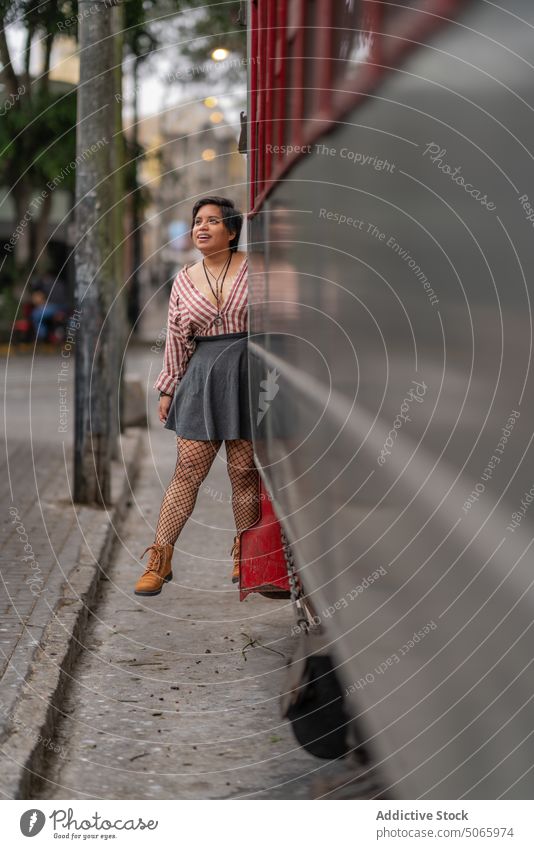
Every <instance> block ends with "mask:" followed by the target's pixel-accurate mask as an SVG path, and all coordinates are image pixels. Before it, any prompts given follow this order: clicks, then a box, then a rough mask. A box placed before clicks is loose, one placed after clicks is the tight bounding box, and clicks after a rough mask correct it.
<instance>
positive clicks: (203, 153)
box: [140, 97, 246, 284]
mask: <svg viewBox="0 0 534 849" xmlns="http://www.w3.org/2000/svg"><path fill="white" fill-rule="evenodd" d="M142 124H143V125H144V126H143V127H142V128H140V141H141V144H143V145H144V146H145V147H146V148H147V151H148V156H147V159H146V161H145V163H144V165H143V169H142V178H141V179H142V180H143V181H144V182H145V183H146V185H147V186H148V187H150V190H151V195H152V202H151V205H150V208H148V209H147V210H146V218H147V221H146V224H145V227H144V231H145V232H144V240H143V244H144V249H145V250H144V256H145V257H151V259H150V277H151V279H152V280H153V282H154V283H158V284H159V283H161V282H162V281H163V280H167V279H170V278H171V277H172V276H173V275H174V274H175V273H176V270H177V268H179V267H180V266H182V265H183V264H184V263H186V262H191V261H193V260H194V259H196V258H197V253H196V251H195V250H194V249H193V248H192V246H191V243H190V239H189V229H190V224H191V209H192V207H193V204H194V203H195V201H196V200H197V199H198V198H199V197H202V196H203V195H206V194H215V195H225V196H228V197H230V198H232V200H234V201H235V203H236V204H237V205H238V206H239V207H240V208H241V209H245V205H246V163H245V159H244V157H243V156H242V155H241V154H240V153H238V150H237V140H238V135H239V127H237V126H235V125H232V124H230V123H229V122H228V121H227V120H226V118H225V115H224V114H223V112H222V111H221V109H220V107H219V103H218V102H217V99H216V98H214V97H210V98H206V100H205V101H203V102H202V101H201V102H198V103H186V104H183V105H179V106H173V107H172V108H170V109H168V110H165V111H163V112H162V113H161V114H160V116H159V122H158V125H157V129H156V127H155V125H154V123H151V122H149V119H145V120H144V121H143V122H142ZM147 131H148V133H147ZM147 135H148V136H151V137H146V136H147ZM156 142H157V144H158V145H159V149H158V150H157V153H158V156H157V160H156V156H155V154H156V144H155V143H156ZM156 161H157V166H156ZM157 168H159V174H158V175H157V176H155V171H156V170H157Z"/></svg>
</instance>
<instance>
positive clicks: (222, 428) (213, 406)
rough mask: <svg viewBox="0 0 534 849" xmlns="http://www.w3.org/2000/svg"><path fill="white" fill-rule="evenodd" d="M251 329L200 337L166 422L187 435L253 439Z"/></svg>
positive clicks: (179, 432)
mask: <svg viewBox="0 0 534 849" xmlns="http://www.w3.org/2000/svg"><path fill="white" fill-rule="evenodd" d="M247 338H248V334H247V333H221V334H220V335H219V336H197V337H196V339H195V342H196V347H195V350H194V352H193V355H192V357H191V359H190V360H189V362H188V364H187V368H186V370H185V374H184V376H183V378H182V380H181V381H180V383H179V384H178V388H177V390H176V392H175V393H174V398H173V400H172V404H171V407H170V409H169V415H168V417H167V421H166V422H165V427H166V428H167V429H168V430H173V431H175V433H176V434H177V436H183V437H184V438H185V439H200V440H213V439H217V440H224V439H252V428H251V423H250V400H249V387H248V358H247Z"/></svg>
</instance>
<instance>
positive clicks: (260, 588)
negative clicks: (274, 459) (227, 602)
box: [239, 479, 289, 601]
mask: <svg viewBox="0 0 534 849" xmlns="http://www.w3.org/2000/svg"><path fill="white" fill-rule="evenodd" d="M260 505H261V516H260V518H259V519H258V521H257V522H256V524H255V525H252V527H250V528H247V530H245V531H242V532H241V539H240V564H239V599H240V601H243V599H245V598H246V597H247V595H249V593H261V594H262V595H265V596H267V597H268V598H289V579H288V575H287V567H286V560H285V557H284V551H283V548H282V538H281V527H280V523H279V522H278V519H277V518H276V515H275V512H274V509H273V504H272V501H271V498H270V496H269V493H268V492H267V490H266V489H265V487H264V485H263V481H262V480H261V479H260Z"/></svg>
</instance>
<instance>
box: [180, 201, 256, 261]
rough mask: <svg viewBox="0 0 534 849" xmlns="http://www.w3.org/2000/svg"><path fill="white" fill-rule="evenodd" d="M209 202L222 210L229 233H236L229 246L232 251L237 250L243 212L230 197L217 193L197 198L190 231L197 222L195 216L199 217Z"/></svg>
mask: <svg viewBox="0 0 534 849" xmlns="http://www.w3.org/2000/svg"><path fill="white" fill-rule="evenodd" d="M208 204H213V206H218V207H219V209H220V210H221V218H222V221H223V224H224V226H225V227H226V229H227V231H228V232H229V233H235V236H234V237H233V239H231V240H230V243H229V245H228V247H229V248H230V250H231V251H236V250H237V246H238V244H239V236H240V235H241V228H242V226H243V214H242V213H241V212H240V211H239V209H236V207H235V205H234V202H233V200H230V199H229V198H221V197H218V196H217V195H213V197H205V198H200V200H197V202H196V203H195V205H194V207H193V214H192V216H191V231H190V232H191V233H192V232H193V225H194V223H195V218H196V217H197V212H198V211H199V209H201V208H202V207H203V206H207V205H208Z"/></svg>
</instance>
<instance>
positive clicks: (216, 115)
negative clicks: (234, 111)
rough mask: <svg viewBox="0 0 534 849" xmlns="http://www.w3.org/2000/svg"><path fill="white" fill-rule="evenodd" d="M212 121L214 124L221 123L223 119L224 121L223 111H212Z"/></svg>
mask: <svg viewBox="0 0 534 849" xmlns="http://www.w3.org/2000/svg"><path fill="white" fill-rule="evenodd" d="M210 121H211V123H212V124H220V123H221V121H224V115H223V113H222V112H212V113H211V115H210Z"/></svg>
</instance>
